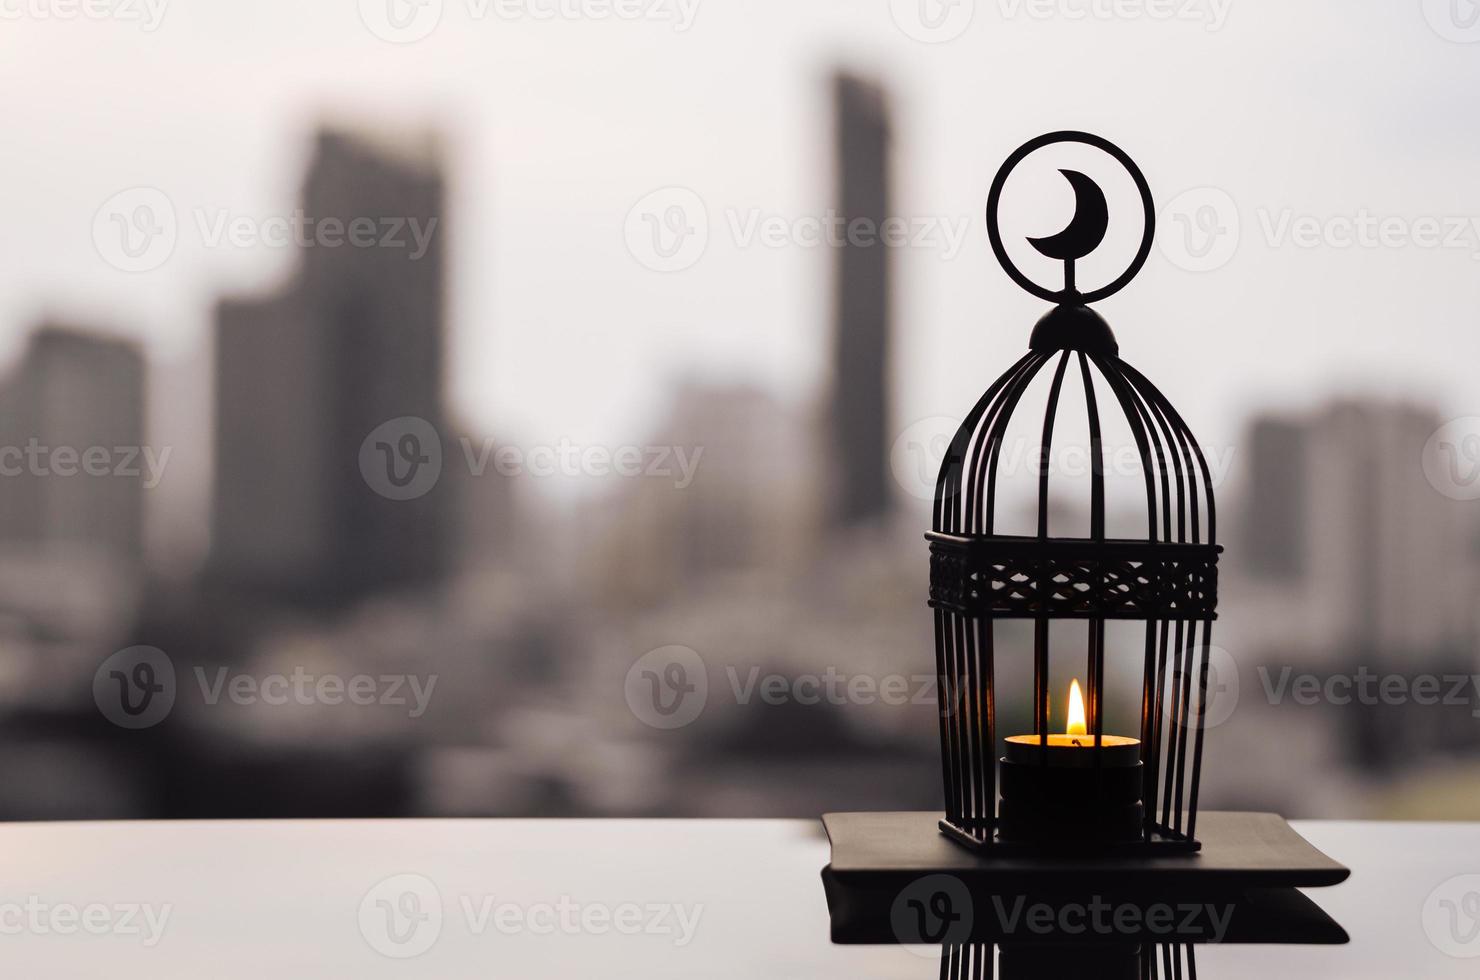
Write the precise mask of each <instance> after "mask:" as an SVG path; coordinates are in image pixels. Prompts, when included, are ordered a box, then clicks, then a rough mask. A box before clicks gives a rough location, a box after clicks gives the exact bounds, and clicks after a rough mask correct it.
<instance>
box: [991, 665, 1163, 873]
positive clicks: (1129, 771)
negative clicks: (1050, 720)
mask: <svg viewBox="0 0 1480 980" xmlns="http://www.w3.org/2000/svg"><path fill="white" fill-rule="evenodd" d="M1068 704H1069V710H1068V724H1067V725H1065V731H1064V732H1063V733H1062V734H1051V735H1049V736H1048V737H1047V739H1046V742H1047V744H1046V745H1045V744H1043V743H1044V741H1045V740H1044V739H1042V738H1041V737H1040V736H1038V735H1012V736H1009V737H1008V739H1007V754H1006V756H1005V757H1004V758H1003V759H1002V762H1001V766H1000V768H999V774H1000V776H1001V796H1002V799H1001V802H1000V805H999V807H998V834H999V836H1000V837H1001V838H1002V839H1003V840H1016V841H1030V842H1033V843H1037V844H1044V845H1050V844H1051V845H1063V846H1071V847H1072V846H1076V845H1080V844H1084V843H1090V842H1109V841H1129V840H1135V839H1136V838H1137V837H1138V836H1139V835H1140V833H1141V824H1142V820H1143V818H1144V814H1145V810H1144V808H1143V807H1142V805H1141V779H1142V766H1141V740H1140V739H1136V738H1127V737H1126V736H1123V735H1101V736H1100V748H1099V750H1098V751H1096V749H1095V737H1094V736H1093V735H1091V734H1089V726H1088V725H1087V724H1086V722H1085V717H1086V716H1085V710H1084V693H1083V692H1082V691H1081V690H1080V689H1079V682H1078V681H1077V680H1076V681H1074V682H1073V684H1071V685H1070V687H1069V702H1068Z"/></svg>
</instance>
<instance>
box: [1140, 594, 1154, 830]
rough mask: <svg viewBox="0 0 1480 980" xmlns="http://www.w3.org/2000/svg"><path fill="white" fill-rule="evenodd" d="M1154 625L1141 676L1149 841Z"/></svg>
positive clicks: (1143, 780)
mask: <svg viewBox="0 0 1480 980" xmlns="http://www.w3.org/2000/svg"><path fill="white" fill-rule="evenodd" d="M1155 656H1156V624H1155V623H1153V622H1148V623H1147V624H1146V653H1145V661H1144V667H1143V669H1142V675H1141V800H1142V804H1143V806H1144V807H1145V817H1144V820H1143V823H1144V824H1145V827H1144V829H1143V836H1144V838H1145V839H1146V840H1147V841H1150V840H1151V825H1152V823H1153V822H1155V816H1156V803H1155V801H1153V800H1150V799H1148V795H1149V794H1148V789H1149V790H1151V791H1153V792H1154V790H1155V783H1156V777H1155V776H1153V775H1152V774H1151V769H1152V761H1151V750H1152V744H1151V718H1152V712H1153V711H1155V710H1156V706H1155V705H1154V704H1153V703H1152V701H1151V692H1152V688H1153V687H1155V685H1156V660H1155Z"/></svg>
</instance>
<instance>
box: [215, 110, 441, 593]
mask: <svg viewBox="0 0 1480 980" xmlns="http://www.w3.org/2000/svg"><path fill="white" fill-rule="evenodd" d="M444 203H445V202H444V183H443V177H442V174H441V169H440V165H439V162H438V159H437V154H436V152H435V148H433V147H430V146H412V145H385V144H379V143H372V142H370V141H369V140H367V139H365V138H356V137H351V136H348V135H346V134H342V133H337V132H324V133H321V134H320V135H319V137H318V141H317V145H316V148H315V153H314V157H313V161H312V163H311V165H310V168H309V171H308V175H307V178H306V180H305V182H304V187H303V196H302V211H303V213H304V215H305V217H306V225H305V227H306V229H307V231H306V233H305V235H304V239H303V241H302V243H301V244H300V248H299V252H300V256H299V257H300V264H299V268H298V272H297V275H296V277H295V279H294V281H293V282H292V284H291V285H290V286H289V287H288V288H287V289H286V290H285V291H284V292H282V293H281V294H280V295H276V296H271V297H267V298H264V299H249V300H226V301H223V302H222V303H221V304H220V306H219V308H218V311H217V324H216V351H215V358H216V370H215V373H216V420H215V426H216V440H215V441H216V453H215V490H214V497H213V504H212V507H213V513H212V543H211V568H212V572H213V574H214V576H215V577H216V578H217V579H218V581H221V582H223V583H224V584H227V585H230V586H233V587H238V588H244V589H248V590H251V591H255V592H258V593H261V594H264V595H266V596H268V597H275V598H281V599H286V600H291V601H296V602H302V603H309V604H320V603H325V604H336V603H340V602H345V601H350V600H353V599H356V598H359V597H362V596H365V595H368V594H371V593H374V592H377V591H382V590H387V589H393V588H402V587H414V586H417V585H420V584H425V583H428V582H430V581H433V580H435V578H436V577H437V576H438V575H439V574H440V573H441V571H442V570H443V568H444V565H445V562H446V547H445V536H446V527H445V524H446V521H445V519H444V517H445V514H446V513H447V511H448V509H449V506H448V503H447V501H448V499H449V494H448V491H447V488H446V487H445V486H442V485H433V486H432V487H431V488H430V489H429V490H428V491H427V492H425V493H424V494H421V495H419V496H412V497H410V498H409V499H396V495H395V494H389V495H387V494H385V493H382V492H380V491H383V490H385V489H387V488H386V487H383V486H380V485H379V482H378V481H376V480H373V479H372V478H371V477H369V476H367V475H364V474H362V470H361V447H362V444H364V443H365V442H366V439H367V437H369V436H370V435H371V433H372V432H374V431H376V430H377V429H378V428H379V427H380V426H382V425H384V424H385V423H387V422H391V421H392V420H395V419H403V418H406V417H411V418H414V419H420V420H424V421H425V423H426V426H429V427H430V429H431V430H432V431H433V432H435V433H437V434H438V435H439V436H444V437H445V433H446V429H445V427H444V424H443V417H444V416H443V404H442V386H443V379H442V371H443V344H444V341H443V333H444V322H443V321H444V307H445V287H444V276H445V256H446V228H445V226H444ZM356 228H358V229H359V232H358V233H357V234H356V233H355V229H356ZM420 431H421V432H423V433H424V432H425V431H426V430H425V428H423V429H421V430H420ZM404 438H405V433H398V432H392V433H390V434H389V435H388V436H387V438H386V440H385V445H387V446H389V447H390V449H389V450H388V454H389V455H388V456H387V459H386V460H385V461H384V465H386V466H392V465H396V466H399V465H402V462H401V460H399V459H396V458H394V457H395V454H396V453H399V452H402V450H403V447H404V446H409V447H410V450H411V451H410V452H409V453H408V454H407V458H408V459H410V458H412V457H415V456H420V455H423V451H424V450H429V449H430V447H427V446H425V445H423V444H422V441H421V439H420V437H417V438H416V439H414V440H413V441H412V442H411V443H404V442H403V440H404ZM442 448H443V449H444V450H446V451H448V453H449V458H450V453H451V451H452V448H453V447H451V446H443V447H442ZM374 450H375V447H372V450H371V451H372V455H373V452H374Z"/></svg>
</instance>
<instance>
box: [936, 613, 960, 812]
mask: <svg viewBox="0 0 1480 980" xmlns="http://www.w3.org/2000/svg"><path fill="white" fill-rule="evenodd" d="M950 643H951V635H950V616H949V614H948V613H947V612H946V611H945V610H944V609H941V608H940V607H939V606H937V607H936V608H935V665H936V666H935V669H936V673H937V674H939V675H940V689H941V691H943V692H944V691H947V690H954V689H955V679H954V678H953V677H952V676H951V663H952V661H953V659H954V658H953V657H952V655H951V653H950V650H949V646H950ZM941 697H942V701H941V704H940V705H939V706H938V707H939V709H940V761H941V779H942V780H943V782H944V784H945V795H946V819H948V820H950V821H951V822H952V823H954V824H957V825H959V824H960V818H961V804H960V797H959V796H958V795H957V787H956V776H955V771H956V742H955V732H954V730H953V727H952V719H951V711H950V710H949V708H948V706H949V705H950V704H951V703H952V698H951V697H950V696H948V695H945V694H942V696H941Z"/></svg>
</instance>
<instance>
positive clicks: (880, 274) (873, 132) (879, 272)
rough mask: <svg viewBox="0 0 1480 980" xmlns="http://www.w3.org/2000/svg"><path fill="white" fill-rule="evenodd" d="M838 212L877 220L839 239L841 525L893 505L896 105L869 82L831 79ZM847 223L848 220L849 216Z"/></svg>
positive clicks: (837, 483) (835, 423)
mask: <svg viewBox="0 0 1480 980" xmlns="http://www.w3.org/2000/svg"><path fill="white" fill-rule="evenodd" d="M833 101H834V109H833V111H834V115H835V133H834V137H835V147H834V150H835V154H836V168H837V169H836V177H837V182H838V212H839V216H840V217H841V218H842V219H843V220H844V222H852V221H858V220H860V219H864V220H867V221H869V222H872V227H873V229H874V232H875V233H874V235H873V237H872V239H871V240H870V239H863V238H859V239H852V240H847V241H844V242H842V243H834V255H835V260H834V261H835V272H834V277H833V288H834V298H833V379H832V384H833V390H832V405H831V413H830V414H831V418H830V423H831V430H832V442H833V447H834V451H835V459H834V467H833V470H834V477H833V479H834V483H833V486H832V487H831V494H832V500H831V507H830V508H829V513H830V515H831V520H832V522H833V523H834V524H835V525H841V526H848V525H853V524H859V523H863V522H867V521H870V520H872V519H874V518H877V517H880V516H882V515H883V514H885V512H886V511H887V510H888V509H889V506H890V498H891V494H890V491H889V460H888V453H889V445H890V442H891V441H892V440H891V439H890V437H889V431H888V429H889V405H890V398H889V323H890V303H891V301H892V293H891V288H890V286H891V283H890V261H891V260H890V254H889V252H890V250H889V248H888V247H886V246H885V245H884V244H882V243H881V242H880V241H879V239H878V235H877V232H878V229H879V227H880V226H881V225H882V223H883V221H884V220H885V219H886V218H888V217H889V216H890V213H891V212H890V201H889V111H888V104H887V101H886V98H885V95H884V92H883V90H882V89H881V88H880V87H879V86H878V85H876V84H874V83H872V82H867V81H863V80H861V79H858V78H854V77H852V76H849V75H839V76H837V77H836V78H835V79H834V82H833ZM844 227H847V225H846V224H845V225H844Z"/></svg>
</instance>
